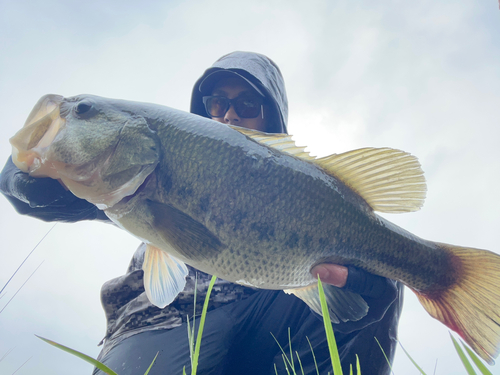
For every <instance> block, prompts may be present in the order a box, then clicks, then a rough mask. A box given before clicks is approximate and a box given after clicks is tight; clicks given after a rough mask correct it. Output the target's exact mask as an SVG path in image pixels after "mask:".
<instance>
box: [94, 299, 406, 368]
mask: <svg viewBox="0 0 500 375" xmlns="http://www.w3.org/2000/svg"><path fill="white" fill-rule="evenodd" d="M400 307H401V306H400V303H399V302H398V301H396V302H395V303H394V304H393V306H391V307H390V308H389V310H388V311H387V313H386V314H385V316H384V318H383V319H382V321H380V322H377V323H374V324H371V325H370V326H368V327H366V328H364V329H363V330H360V331H354V332H351V333H348V334H342V333H336V340H337V345H338V347H339V354H340V356H341V362H342V367H343V370H344V374H349V366H350V364H353V369H355V363H356V362H355V361H356V354H357V355H358V356H359V358H360V363H361V370H362V373H363V375H370V374H376V375H378V374H389V366H388V364H387V362H386V359H385V358H384V355H383V353H382V351H381V350H380V348H379V346H378V344H377V342H376V341H375V339H374V337H377V339H378V340H379V342H380V343H381V345H382V347H383V348H384V351H385V353H386V355H387V357H388V358H391V359H392V357H393V354H394V350H395V344H396V329H397V320H398V318H399V312H400ZM198 321H199V319H198V320H197V323H198ZM289 332H290V342H291V348H292V351H293V353H294V356H296V354H295V352H297V353H298V356H299V357H300V362H301V364H302V368H303V370H304V374H316V373H317V372H316V366H315V364H314V360H313V355H312V354H311V349H310V346H309V343H308V341H307V338H309V341H310V342H311V345H312V347H313V350H314V356H315V358H316V364H317V366H318V370H319V373H320V374H327V373H328V371H330V373H333V372H332V368H331V361H330V356H329V350H328V346H327V342H326V335H325V330H324V326H323V321H322V320H321V319H320V318H319V317H318V316H317V315H315V314H314V313H312V312H311V310H310V309H309V307H308V306H307V305H306V304H305V303H303V302H302V301H301V300H299V299H298V298H296V297H295V296H290V295H286V294H285V293H283V292H278V291H268V290H263V291H259V292H257V293H255V294H253V295H252V296H250V297H249V298H247V299H245V300H242V301H238V302H234V303H232V304H229V305H226V306H224V307H221V308H218V309H215V310H213V311H211V312H209V313H208V314H207V317H206V322H205V329H204V332H203V337H202V343H201V351H200V357H199V364H198V372H197V373H198V374H200V375H208V374H210V375H246V374H248V375H250V374H252V375H256V374H258V375H272V374H275V369H274V368H275V366H276V369H277V373H278V374H287V371H286V369H285V363H284V360H283V355H282V351H281V349H280V347H279V346H278V344H277V343H276V341H275V339H274V338H273V335H274V337H275V338H276V340H277V341H278V342H279V344H280V345H281V347H282V348H283V350H284V351H285V353H286V354H287V356H288V357H290V346H289ZM271 333H272V335H271ZM187 337H188V336H187V326H186V324H183V325H182V326H180V327H178V328H175V329H171V330H158V331H147V332H144V333H139V334H136V335H134V336H131V337H129V338H127V339H125V340H123V341H121V342H117V344H116V345H114V346H112V348H111V349H110V350H109V351H108V352H107V353H106V354H104V355H102V353H101V355H100V356H99V360H100V361H101V362H103V363H104V364H105V365H107V366H108V367H110V368H111V369H112V370H114V371H116V372H117V373H118V374H119V375H143V374H144V373H145V371H146V369H147V368H148V367H149V365H150V364H151V362H152V360H153V358H154V356H155V355H156V353H157V352H159V355H158V357H157V359H156V361H155V364H154V366H153V368H152V369H151V371H150V373H149V374H150V375H160V374H161V375H170V374H172V375H181V374H182V369H183V367H184V366H185V367H186V373H187V374H190V373H191V364H190V357H189V346H188V338H187ZM293 361H294V364H295V369H296V371H297V373H298V374H301V373H302V372H301V369H300V365H299V363H298V360H297V357H295V358H294V359H293ZM354 373H355V370H354ZM93 374H94V375H104V373H103V372H101V371H100V370H97V369H96V370H94V373H93Z"/></svg>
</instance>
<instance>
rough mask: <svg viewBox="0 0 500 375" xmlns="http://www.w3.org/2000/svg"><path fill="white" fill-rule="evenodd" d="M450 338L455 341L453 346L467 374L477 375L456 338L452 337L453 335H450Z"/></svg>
mask: <svg viewBox="0 0 500 375" xmlns="http://www.w3.org/2000/svg"><path fill="white" fill-rule="evenodd" d="M450 337H451V340H452V341H453V345H454V346H455V350H456V351H457V353H458V356H459V357H460V360H461V361H462V363H463V365H464V367H465V370H466V371H467V374H469V375H477V374H476V372H475V371H474V368H472V365H471V364H470V362H469V360H468V359H467V357H466V356H465V353H464V351H463V350H462V348H461V347H460V345H458V342H457V340H455V338H454V337H453V336H452V334H451V333H450Z"/></svg>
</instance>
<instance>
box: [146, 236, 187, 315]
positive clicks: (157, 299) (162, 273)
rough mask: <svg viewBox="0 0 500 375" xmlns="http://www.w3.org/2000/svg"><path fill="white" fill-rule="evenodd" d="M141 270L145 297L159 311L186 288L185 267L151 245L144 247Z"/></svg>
mask: <svg viewBox="0 0 500 375" xmlns="http://www.w3.org/2000/svg"><path fill="white" fill-rule="evenodd" d="M142 269H143V271H144V289H145V290H146V295H147V296H148V299H149V301H150V302H151V303H152V304H153V305H155V306H158V307H159V308H161V309H162V308H164V307H165V306H167V305H168V304H170V303H171V302H172V301H173V300H174V299H175V297H177V295H178V294H179V293H180V292H182V291H183V290H184V287H185V286H186V276H187V275H188V269H187V267H186V265H185V264H184V263H183V262H181V261H179V260H177V259H175V258H174V257H172V256H170V255H168V254H167V253H166V252H164V251H162V250H160V249H158V248H157V247H154V246H152V245H147V247H146V254H145V255H144V263H143V264H142Z"/></svg>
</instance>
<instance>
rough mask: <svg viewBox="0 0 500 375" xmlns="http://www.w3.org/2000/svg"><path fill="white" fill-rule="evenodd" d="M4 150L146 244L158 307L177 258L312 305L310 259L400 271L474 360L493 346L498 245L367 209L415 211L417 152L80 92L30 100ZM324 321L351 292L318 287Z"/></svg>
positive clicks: (342, 316) (362, 308)
mask: <svg viewBox="0 0 500 375" xmlns="http://www.w3.org/2000/svg"><path fill="white" fill-rule="evenodd" d="M11 143H12V146H13V156H12V158H13V161H14V162H15V163H16V165H17V166H18V167H19V168H20V169H22V170H23V171H25V172H29V173H30V175H32V176H34V177H50V178H54V179H58V180H59V181H60V182H61V183H62V184H64V185H65V186H66V187H67V188H68V189H70V190H71V191H72V192H73V193H74V194H75V195H76V196H78V197H80V198H84V199H86V200H88V201H89V202H91V203H94V204H95V205H97V206H98V207H99V208H100V209H102V210H104V212H105V213H106V215H107V216H108V217H109V218H110V219H111V220H113V221H114V222H115V223H116V224H117V225H119V226H120V227H121V228H123V229H125V230H126V231H128V232H130V233H131V234H133V235H134V236H136V237H137V238H139V239H141V240H142V241H144V242H145V243H147V244H148V250H147V253H146V258H145V262H144V266H143V269H144V283H145V288H146V292H147V294H148V297H149V298H150V300H151V301H152V302H153V303H155V304H156V305H157V306H160V307H164V306H166V305H167V304H169V303H170V302H171V301H172V300H173V299H174V298H175V296H176V295H177V294H178V293H179V292H180V291H182V290H183V288H184V285H185V276H186V274H187V268H186V266H185V263H187V264H190V265H192V266H193V267H195V268H197V269H200V270H201V271H204V272H207V273H210V274H215V275H217V276H219V277H221V278H223V279H226V280H229V281H232V282H236V283H240V284H244V285H250V286H254V287H258V288H264V289H283V290H285V291H286V292H287V293H292V294H295V295H296V296H297V297H299V298H301V299H302V300H304V302H306V303H307V304H308V305H309V306H310V307H311V308H312V309H314V310H316V311H318V312H320V307H319V299H318V291H317V286H316V280H315V279H314V277H313V276H312V275H311V269H313V268H314V267H315V266H316V265H318V264H323V263H334V264H341V265H353V266H356V267H359V268H362V269H364V270H366V271H368V272H371V273H374V274H377V275H381V276H384V277H387V278H391V279H395V280H399V281H401V282H403V283H404V284H405V285H407V286H408V287H409V288H411V289H412V290H413V291H414V292H415V293H416V294H417V296H418V298H419V300H420V302H421V303H422V305H423V306H424V308H425V309H426V310H427V311H428V312H429V314H430V315H431V316H433V317H434V318H436V319H438V320H439V321H441V322H442V323H444V324H446V325H447V326H448V327H449V328H451V329H452V330H454V331H456V332H458V333H459V334H460V335H461V336H462V337H463V339H464V340H465V341H466V342H467V343H468V344H469V345H470V346H471V347H472V348H473V349H474V350H475V351H476V353H478V354H479V355H480V356H481V357H482V358H483V359H484V360H486V361H487V362H489V363H493V359H494V358H496V357H497V356H498V353H499V347H500V256H499V255H497V254H495V253H492V252H490V251H486V250H479V249H471V248H464V247H458V246H452V245H447V244H442V243H435V242H431V241H427V240H424V239H421V238H418V237H416V236H414V235H412V234H411V233H409V232H407V231H405V230H404V229H402V228H399V227H398V226H396V225H394V224H392V223H390V222H389V221H387V220H385V219H384V218H382V217H380V216H378V215H376V214H375V213H374V211H380V212H394V213H397V212H410V211H415V210H418V209H419V208H420V207H421V206H422V204H423V200H424V198H425V190H426V186H425V180H424V178H423V172H422V171H421V169H420V165H419V163H418V161H417V160H416V159H415V158H414V157H413V156H411V155H409V154H407V153H405V152H402V151H398V150H393V149H389V148H381V149H375V148H365V149H360V150H355V151H350V152H347V153H344V154H339V155H331V156H328V157H325V158H320V159H316V158H314V157H311V156H310V155H309V154H308V153H306V152H304V148H300V147H297V146H295V144H294V142H293V141H292V140H291V137H290V136H288V135H276V134H265V133H261V132H257V131H252V130H248V129H242V128H237V127H231V126H226V125H223V124H220V123H217V122H215V121H212V120H208V119H205V118H202V117H199V116H196V115H192V114H189V113H185V112H181V111H178V110H174V109H171V108H167V107H163V106H158V105H153V104H146V103H134V102H128V101H120V100H111V99H105V98H100V97H96V96H90V95H81V96H77V97H71V98H63V97H61V96H56V95H47V96H44V97H42V98H41V99H40V101H39V102H38V103H37V104H36V105H35V107H34V109H33V111H32V112H31V114H30V115H29V117H28V119H27V121H26V124H25V126H24V127H23V128H22V129H21V130H20V131H19V132H18V133H17V134H16V135H15V136H14V137H13V138H12V139H11ZM325 292H326V296H327V299H328V303H329V309H330V311H331V316H332V321H334V322H339V321H348V320H359V319H361V318H362V317H363V316H365V315H366V313H367V304H366V302H365V301H364V300H363V298H362V297H361V296H359V295H357V294H354V293H350V292H347V291H345V290H343V289H340V288H336V287H334V286H327V287H326V290H325Z"/></svg>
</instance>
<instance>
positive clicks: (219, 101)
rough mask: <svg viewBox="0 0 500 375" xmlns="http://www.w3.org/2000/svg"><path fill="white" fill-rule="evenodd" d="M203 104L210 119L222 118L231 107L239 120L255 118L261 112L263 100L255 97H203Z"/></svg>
mask: <svg viewBox="0 0 500 375" xmlns="http://www.w3.org/2000/svg"><path fill="white" fill-rule="evenodd" d="M203 104H205V109H206V111H207V113H208V115H209V116H210V117H224V115H225V114H226V112H227V111H228V110H229V107H231V105H232V106H233V108H234V110H235V112H236V114H237V115H238V116H239V117H241V118H255V117H257V116H258V115H259V114H260V113H261V111H262V104H264V98H261V97H258V96H255V97H248V96H238V97H236V98H234V99H229V98H226V97H225V96H204V97H203Z"/></svg>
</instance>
